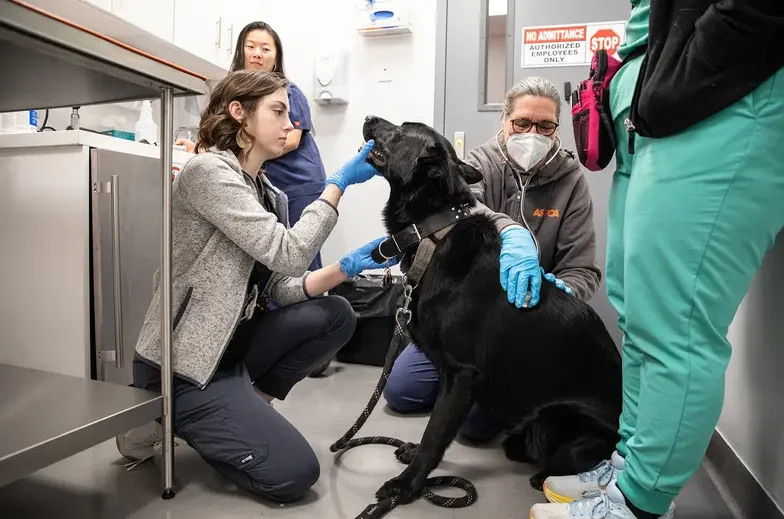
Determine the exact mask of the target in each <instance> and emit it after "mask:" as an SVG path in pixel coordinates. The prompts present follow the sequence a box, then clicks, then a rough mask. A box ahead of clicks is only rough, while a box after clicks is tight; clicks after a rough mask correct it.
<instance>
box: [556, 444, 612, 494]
mask: <svg viewBox="0 0 784 519" xmlns="http://www.w3.org/2000/svg"><path fill="white" fill-rule="evenodd" d="M625 468H626V461H625V460H624V459H623V457H621V455H620V454H619V453H618V451H615V452H613V454H612V457H611V458H610V459H609V460H605V461H603V462H601V463H599V464H598V465H597V466H595V467H594V468H592V469H591V470H589V471H586V472H582V473H580V474H577V475H576V476H551V477H549V478H547V479H546V480H545V482H544V495H545V497H546V498H547V500H548V501H550V502H551V503H571V502H572V501H575V500H578V499H590V498H592V497H598V496H599V494H601V493H602V492H604V490H605V489H606V488H607V485H609V484H610V482H611V481H613V480H614V479H616V478H617V477H618V474H620V473H621V472H622V471H623V470H624V469H625Z"/></svg>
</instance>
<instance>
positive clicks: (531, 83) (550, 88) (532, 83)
mask: <svg viewBox="0 0 784 519" xmlns="http://www.w3.org/2000/svg"><path fill="white" fill-rule="evenodd" d="M526 95H527V96H535V97H546V98H548V99H550V100H551V101H552V102H553V103H555V116H556V118H557V119H558V120H560V119H561V93H560V92H558V89H557V88H556V87H555V85H553V84H552V83H551V82H550V81H548V80H547V79H545V78H543V77H538V76H528V77H526V78H523V79H521V80H520V81H518V82H517V83H515V84H514V86H513V87H512V88H510V89H509V91H508V92H507V93H506V97H505V98H504V112H503V118H504V119H506V118H507V117H509V115H510V114H511V113H512V110H513V109H514V104H515V101H517V99H518V98H519V97H522V96H526Z"/></svg>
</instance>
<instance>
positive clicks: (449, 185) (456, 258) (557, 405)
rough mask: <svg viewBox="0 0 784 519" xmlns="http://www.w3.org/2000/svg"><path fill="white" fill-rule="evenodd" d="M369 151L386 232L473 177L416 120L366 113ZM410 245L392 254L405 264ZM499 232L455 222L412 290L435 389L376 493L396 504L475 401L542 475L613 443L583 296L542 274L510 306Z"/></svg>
mask: <svg viewBox="0 0 784 519" xmlns="http://www.w3.org/2000/svg"><path fill="white" fill-rule="evenodd" d="M363 134H364V138H365V140H370V139H374V140H375V143H376V144H375V146H374V149H373V151H372V152H371V154H370V156H369V159H368V160H369V161H370V162H371V163H373V164H374V165H375V167H376V168H377V169H378V170H379V172H380V173H382V174H383V176H384V178H386V179H387V181H388V182H389V185H390V195H389V200H388V201H387V204H386V207H385V209H384V220H385V224H386V227H387V231H388V232H389V234H390V235H392V234H395V233H397V232H398V231H401V230H403V229H404V228H405V227H406V226H408V225H411V224H413V223H416V222H420V221H422V220H424V219H425V218H427V217H429V216H431V215H433V214H436V213H439V212H442V211H447V210H449V209H450V208H451V207H454V206H456V205H460V204H463V203H469V204H471V205H474V204H475V203H476V200H475V198H474V196H473V195H472V194H471V192H470V190H469V187H468V186H469V184H472V183H475V182H478V181H480V180H481V179H482V175H481V173H480V172H479V171H477V170H476V169H474V168H473V167H471V166H469V165H467V164H465V163H463V162H461V161H460V160H459V159H458V158H457V155H456V154H455V151H454V149H453V148H452V146H451V144H450V143H449V141H448V140H446V139H445V138H444V137H443V136H441V135H440V134H439V133H438V132H436V131H435V130H433V129H432V128H430V127H428V126H426V125H424V124H419V123H405V124H403V125H402V126H397V125H394V124H392V123H390V122H388V121H385V120H383V119H380V118H376V117H368V118H367V119H366V121H365V124H364V127H363ZM416 248H417V247H416V246H414V247H411V248H410V249H409V250H407V251H406V252H405V254H404V255H403V257H402V258H401V265H402V266H403V268H404V269H405V268H406V266H407V265H410V262H411V261H412V258H413V255H414V254H415V253H416ZM500 251H501V238H500V236H499V233H498V231H497V230H496V229H495V227H494V226H493V224H492V223H491V222H490V220H489V219H488V218H487V217H486V216H484V215H474V216H471V217H470V218H467V219H463V220H461V221H459V222H458V223H456V225H455V226H454V227H453V228H452V230H451V231H450V232H449V233H448V234H447V235H446V237H444V238H443V239H442V240H441V241H440V243H439V244H438V246H437V248H436V250H435V253H434V254H433V257H432V260H431V262H430V264H429V266H428V268H427V270H426V272H425V273H424V275H423V277H422V279H421V281H420V282H419V285H418V286H417V287H416V288H415V290H414V291H413V298H412V303H411V309H412V310H413V320H412V321H411V323H410V325H409V332H410V334H411V337H412V339H413V340H414V342H415V343H416V344H417V346H418V347H419V348H421V350H422V351H423V352H424V353H425V355H426V356H427V358H428V359H429V360H430V361H431V362H432V363H433V364H434V365H435V367H436V369H437V371H438V374H439V376H440V379H441V384H442V385H441V392H440V393H439V396H438V399H437V401H436V404H435V408H434V409H433V412H432V415H431V417H430V420H429V421H428V424H427V428H426V429H425V432H424V435H423V436H422V441H421V444H420V445H419V446H417V445H415V444H408V445H406V446H404V447H401V448H400V449H398V451H397V452H396V455H397V456H398V459H399V460H400V461H401V462H403V463H408V464H409V465H408V467H407V468H406V469H405V470H404V471H403V472H402V473H401V474H400V475H399V476H397V477H396V478H394V479H391V480H390V481H387V482H386V483H385V484H384V486H383V487H382V488H381V489H380V490H379V491H378V492H377V493H376V497H377V498H379V499H386V498H388V497H391V496H393V495H397V496H398V498H399V499H400V500H401V501H402V502H404V503H406V502H410V501H411V500H413V499H415V498H417V497H418V496H419V495H420V493H421V492H422V489H423V485H424V482H425V479H426V478H427V477H428V475H429V474H430V472H431V471H432V470H433V469H435V468H436V467H437V466H438V464H439V463H440V462H441V459H442V457H443V455H444V452H445V451H446V449H447V447H448V446H449V445H450V443H451V442H452V440H453V439H454V438H455V436H456V435H457V432H458V429H459V427H460V425H461V424H462V423H463V420H464V419H465V417H466V415H467V414H468V411H469V409H470V408H471V406H472V404H473V403H474V402H478V403H479V404H480V405H482V406H483V407H484V408H485V409H486V410H488V411H489V412H491V413H492V414H493V415H495V416H496V417H497V418H499V419H500V420H502V421H503V422H504V423H506V424H508V428H507V433H508V437H507V439H506V441H505V443H504V448H505V451H506V455H507V457H508V458H509V459H512V460H514V461H521V462H527V463H530V464H532V465H534V466H536V467H537V468H538V470H540V472H539V473H538V474H536V475H535V476H533V477H532V478H531V485H532V486H534V487H535V488H538V489H541V488H542V483H543V482H544V480H545V478H546V477H548V476H551V475H565V474H576V473H579V472H581V471H584V470H588V469H590V468H592V467H593V466H595V465H596V464H598V463H599V462H600V461H602V460H604V459H607V458H609V457H610V455H611V453H612V451H613V449H614V447H615V444H616V443H617V442H618V439H619V436H618V432H617V431H618V418H619V415H620V412H621V392H622V388H621V359H620V355H619V353H618V350H617V348H616V346H615V344H614V342H613V340H612V338H611V337H610V335H609V333H608V332H607V329H606V328H605V326H604V324H603V323H602V321H601V319H600V318H599V316H598V315H597V314H596V313H595V312H594V311H593V309H592V308H591V307H590V306H589V305H588V304H587V303H585V302H583V301H580V300H578V299H577V298H575V297H572V296H570V295H567V294H566V293H565V292H563V291H561V290H559V289H557V288H555V286H554V285H553V284H551V283H548V282H547V281H545V280H543V283H542V288H541V296H540V302H539V304H538V305H537V306H536V307H534V308H532V309H523V310H520V309H517V308H516V307H515V306H514V305H512V304H510V303H509V302H508V301H507V295H506V293H505V292H504V290H503V288H502V287H501V285H500V283H499V271H500V261H499V255H500Z"/></svg>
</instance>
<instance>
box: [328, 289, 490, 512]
mask: <svg viewBox="0 0 784 519" xmlns="http://www.w3.org/2000/svg"><path fill="white" fill-rule="evenodd" d="M412 292H413V288H411V286H410V285H406V286H405V298H406V299H405V303H404V305H403V307H402V308H398V310H397V313H396V314H395V333H394V335H393V336H392V341H391V342H390V343H389V350H387V356H386V360H385V361H384V369H383V371H382V372H381V377H380V378H379V379H378V383H377V384H376V389H375V390H374V391H373V396H371V397H370V401H368V404H367V405H366V406H365V409H364V410H363V411H362V414H361V415H359V418H357V421H356V422H354V425H352V426H351V429H349V430H348V431H347V432H346V434H344V435H343V436H342V437H341V438H340V439H339V440H338V441H336V442H335V443H333V444H332V445H331V446H330V448H329V450H330V451H331V452H338V451H340V450H344V449H345V450H348V449H352V448H354V447H358V446H360V445H372V444H381V445H391V446H393V447H397V448H400V447H402V446H404V445H406V442H404V441H402V440H398V439H397V438H390V437H388V436H372V437H370V436H368V437H364V438H355V439H352V438H354V435H356V434H357V433H358V432H359V430H360V429H361V428H362V426H363V425H365V422H366V421H367V419H368V418H370V414H371V413H372V412H373V409H375V407H376V404H377V403H378V401H379V399H380V398H381V394H382V393H383V391H384V386H386V384H387V380H388V379H389V373H390V372H391V371H392V366H393V365H394V364H395V359H397V357H398V355H400V352H401V351H402V350H403V348H404V347H405V345H406V344H407V341H405V339H406V338H407V335H408V334H407V332H406V329H407V327H408V323H409V322H411V310H409V309H408V305H409V303H410V302H411V293H412ZM445 486H448V487H455V488H459V489H462V490H464V491H465V493H466V495H465V496H463V497H445V496H439V495H437V494H434V493H433V492H431V491H430V490H427V491H425V492H424V493H423V494H422V497H423V498H424V499H426V500H427V501H430V502H431V503H433V504H434V505H436V506H440V507H443V508H464V507H466V506H470V505H472V504H473V503H474V501H476V500H477V492H476V487H474V485H473V483H471V482H470V481H468V480H467V479H464V478H460V477H457V476H439V477H433V478H428V479H427V480H425V488H427V489H430V488H436V487H445ZM398 504H400V503H399V500H398V498H397V496H392V497H390V498H388V499H383V500H381V501H379V502H377V503H372V504H370V505H368V506H367V508H365V510H364V511H363V512H362V513H361V514H359V515H358V516H357V517H356V519H378V518H379V517H383V516H385V515H386V514H387V513H389V512H390V511H391V510H392V509H393V508H395V507H396V506H397V505H398Z"/></svg>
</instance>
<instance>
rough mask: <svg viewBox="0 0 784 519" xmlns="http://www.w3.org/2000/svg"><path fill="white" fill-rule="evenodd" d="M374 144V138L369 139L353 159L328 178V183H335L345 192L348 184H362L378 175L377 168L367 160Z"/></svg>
mask: <svg viewBox="0 0 784 519" xmlns="http://www.w3.org/2000/svg"><path fill="white" fill-rule="evenodd" d="M373 144H374V141H373V140H372V139H371V140H369V141H367V142H366V143H365V145H364V146H362V149H361V150H359V153H357V154H356V155H355V156H354V158H353V159H351V160H349V161H348V162H346V163H345V164H343V167H342V168H340V169H339V170H337V171H336V172H335V173H333V174H331V175H330V176H329V177H328V178H327V184H335V185H336V186H338V187H339V188H340V190H341V191H343V192H344V193H345V192H346V188H347V187H348V186H350V185H352V184H361V183H362V182H366V181H368V180H370V179H371V178H373V177H374V176H376V175H378V171H377V170H376V168H374V167H373V166H372V165H370V164H368V163H367V161H366V160H365V159H366V158H367V156H368V153H370V150H372V149H373Z"/></svg>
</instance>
